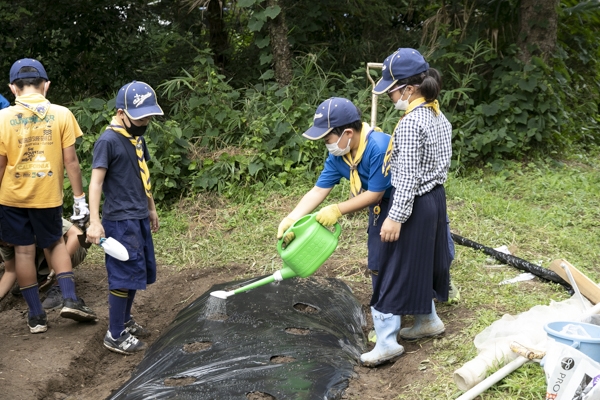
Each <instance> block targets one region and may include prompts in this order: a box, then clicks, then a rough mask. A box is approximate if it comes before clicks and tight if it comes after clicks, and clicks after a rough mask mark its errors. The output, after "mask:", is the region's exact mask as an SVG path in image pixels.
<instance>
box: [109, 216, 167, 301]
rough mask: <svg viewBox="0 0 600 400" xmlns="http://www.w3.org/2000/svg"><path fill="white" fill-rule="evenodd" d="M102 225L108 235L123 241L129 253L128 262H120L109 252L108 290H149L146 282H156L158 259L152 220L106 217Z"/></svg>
mask: <svg viewBox="0 0 600 400" xmlns="http://www.w3.org/2000/svg"><path fill="white" fill-rule="evenodd" d="M102 226H104V232H105V234H106V237H107V238H108V237H112V238H113V239H116V240H117V241H119V242H121V244H123V246H125V248H126V249H127V252H128V253H129V260H127V261H119V260H117V259H116V258H114V257H111V256H109V255H106V257H105V261H106V271H107V272H108V289H109V290H115V289H131V290H143V289H146V285H149V284H151V283H154V282H156V259H155V258H154V243H153V242H152V233H151V231H150V220H149V219H148V218H145V219H126V220H123V221H108V220H103V221H102Z"/></svg>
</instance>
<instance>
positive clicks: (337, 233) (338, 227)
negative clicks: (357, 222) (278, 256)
mask: <svg viewBox="0 0 600 400" xmlns="http://www.w3.org/2000/svg"><path fill="white" fill-rule="evenodd" d="M309 215H310V218H311V219H314V220H316V219H317V213H314V214H309ZM334 227H335V231H334V232H333V233H332V235H333V236H334V237H335V238H336V239H337V238H338V237H339V236H340V234H341V233H342V226H341V225H340V224H339V223H337V222H336V223H335V225H334ZM293 228H294V225H292V226H290V227H289V228H288V229H287V230H286V231H285V233H284V234H283V236H282V237H281V239H279V241H278V242H277V252H278V253H281V250H282V248H281V246H282V245H283V238H284V237H285V235H286V233H288V232H291V231H292V229H293Z"/></svg>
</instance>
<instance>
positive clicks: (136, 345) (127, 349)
mask: <svg viewBox="0 0 600 400" xmlns="http://www.w3.org/2000/svg"><path fill="white" fill-rule="evenodd" d="M104 347H106V348H107V349H109V350H110V351H114V352H115V353H120V354H133V353H137V352H138V351H142V350H146V343H144V342H141V341H139V340H138V339H137V338H136V337H135V336H133V335H132V334H131V333H129V332H127V331H123V333H122V334H121V336H119V337H118V338H116V339H113V337H112V335H111V334H110V331H107V332H106V335H105V336H104Z"/></svg>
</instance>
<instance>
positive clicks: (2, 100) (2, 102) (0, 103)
mask: <svg viewBox="0 0 600 400" xmlns="http://www.w3.org/2000/svg"><path fill="white" fill-rule="evenodd" d="M6 107H10V102H9V101H8V100H6V97H4V96H2V95H1V94H0V110H2V109H3V108H6Z"/></svg>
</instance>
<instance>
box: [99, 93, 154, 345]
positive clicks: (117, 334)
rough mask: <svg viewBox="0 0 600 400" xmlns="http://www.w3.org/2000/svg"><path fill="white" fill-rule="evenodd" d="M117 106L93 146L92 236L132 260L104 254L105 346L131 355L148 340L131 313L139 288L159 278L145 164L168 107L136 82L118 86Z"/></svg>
mask: <svg viewBox="0 0 600 400" xmlns="http://www.w3.org/2000/svg"><path fill="white" fill-rule="evenodd" d="M116 109H117V113H116V115H115V116H114V117H113V119H112V121H111V124H110V125H109V126H108V128H107V129H106V131H104V133H103V134H102V135H101V136H100V138H99V139H98V141H97V142H96V144H95V145H94V158H93V162H92V178H91V181H90V189H89V191H90V226H89V228H88V229H87V239H88V241H90V242H92V243H97V244H98V243H100V239H101V238H103V237H112V238H114V239H116V240H117V241H119V242H121V243H122V244H123V245H124V246H125V248H126V249H127V251H128V253H129V260H127V261H119V260H117V259H116V258H113V257H111V256H109V255H106V258H105V262H106V270H107V272H108V289H109V295H108V305H109V325H108V331H107V332H106V336H105V337H104V346H105V347H106V348H107V349H109V350H111V351H114V352H117V353H121V354H131V353H134V352H137V351H141V350H144V349H145V348H146V345H145V343H143V342H141V341H140V340H138V338H140V337H142V338H143V337H147V336H149V335H150V334H149V332H148V331H147V330H146V329H144V328H143V327H141V326H140V325H139V324H138V323H137V322H136V321H134V319H133V318H132V316H131V306H132V304H133V300H134V297H135V294H136V291H137V290H143V289H146V285H147V284H151V283H154V282H155V281H156V260H155V257H154V244H153V242H152V234H151V232H157V231H158V228H159V223H158V214H157V213H156V207H155V205H154V199H153V198H152V192H151V186H150V175H149V172H148V166H147V165H146V161H148V160H149V158H150V155H149V154H148V148H147V147H146V142H145V140H144V137H143V135H144V133H145V131H146V128H147V127H148V124H149V123H150V120H151V119H152V116H154V115H163V111H162V109H161V108H160V106H159V105H158V103H157V101H156V93H155V92H154V90H153V89H152V88H151V87H150V86H149V85H148V84H146V83H144V82H137V81H133V82H130V83H128V84H126V85H125V86H123V87H122V88H121V89H120V90H119V92H118V93H117V99H116ZM102 193H104V205H103V207H102V221H100V198H101V195H102Z"/></svg>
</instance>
